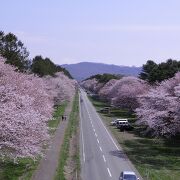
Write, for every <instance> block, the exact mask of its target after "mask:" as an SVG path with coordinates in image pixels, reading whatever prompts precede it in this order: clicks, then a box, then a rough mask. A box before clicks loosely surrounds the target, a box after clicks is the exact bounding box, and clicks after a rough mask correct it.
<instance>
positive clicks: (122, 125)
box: [116, 119, 134, 131]
mask: <svg viewBox="0 0 180 180" xmlns="http://www.w3.org/2000/svg"><path fill="white" fill-rule="evenodd" d="M116 127H117V128H118V129H120V131H124V130H127V131H128V130H132V129H133V128H134V127H133V126H132V125H131V124H130V123H129V122H128V120H127V119H126V120H121V121H118V122H117V123H116Z"/></svg>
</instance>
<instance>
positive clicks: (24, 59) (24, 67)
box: [0, 31, 72, 79]
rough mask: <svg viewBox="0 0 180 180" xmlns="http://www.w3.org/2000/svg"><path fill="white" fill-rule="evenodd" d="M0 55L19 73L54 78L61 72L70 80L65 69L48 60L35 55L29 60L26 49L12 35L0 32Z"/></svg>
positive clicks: (69, 75)
mask: <svg viewBox="0 0 180 180" xmlns="http://www.w3.org/2000/svg"><path fill="white" fill-rule="evenodd" d="M0 54H1V56H3V57H4V58H5V59H6V63H7V64H11V65H13V66H15V67H16V68H17V70H19V71H21V72H24V71H30V72H32V73H34V74H37V75H38V76H40V77H43V76H46V75H51V76H54V75H55V73H57V72H63V73H64V74H65V75H66V76H68V77H69V78H71V79H72V76H71V74H70V73H69V72H68V71H67V70H66V69H65V68H63V67H61V66H59V65H56V64H54V63H53V62H52V60H51V59H50V58H43V57H42V56H41V55H37V56H35V57H34V58H33V59H32V60H30V58H29V52H28V50H27V48H26V47H25V46H24V44H23V43H22V41H20V40H19V39H18V38H17V36H16V35H14V34H13V33H8V34H5V33H4V32H3V31H0Z"/></svg>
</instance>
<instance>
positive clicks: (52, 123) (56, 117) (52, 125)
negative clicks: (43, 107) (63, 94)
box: [48, 102, 67, 134]
mask: <svg viewBox="0 0 180 180" xmlns="http://www.w3.org/2000/svg"><path fill="white" fill-rule="evenodd" d="M66 107H67V102H64V103H63V104H61V105H58V106H56V107H55V110H54V113H53V118H52V119H51V120H49V121H48V127H49V133H50V134H54V133H55V131H56V128H57V127H58V125H59V123H60V121H61V117H62V115H63V114H64V111H65V108H66Z"/></svg>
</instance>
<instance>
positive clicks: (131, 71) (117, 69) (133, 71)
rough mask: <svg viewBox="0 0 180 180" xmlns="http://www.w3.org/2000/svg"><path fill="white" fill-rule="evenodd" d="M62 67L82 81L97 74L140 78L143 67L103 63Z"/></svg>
mask: <svg viewBox="0 0 180 180" xmlns="http://www.w3.org/2000/svg"><path fill="white" fill-rule="evenodd" d="M61 66H62V67H64V68H66V69H67V70H68V71H69V72H70V74H71V75H72V77H73V78H75V79H76V80H78V81H82V80H84V79H86V78H88V77H90V76H92V75H95V74H103V73H109V74H122V75H132V76H138V74H139V73H140V71H141V69H142V68H141V67H134V66H132V67H129V66H117V65H109V64H102V63H92V62H81V63H77V64H63V65H61Z"/></svg>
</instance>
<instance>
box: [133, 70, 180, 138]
mask: <svg viewBox="0 0 180 180" xmlns="http://www.w3.org/2000/svg"><path fill="white" fill-rule="evenodd" d="M139 103H140V105H141V106H140V107H139V108H137V109H136V113H137V116H138V118H139V123H141V124H145V125H147V126H149V127H150V128H151V129H152V130H153V131H154V135H156V136H166V137H170V136H174V135H176V134H178V133H180V72H179V73H177V74H176V75H175V77H173V78H171V79H169V80H166V81H163V82H162V83H160V84H159V85H158V86H157V87H154V88H152V89H150V91H149V92H148V93H146V94H143V95H141V96H139Z"/></svg>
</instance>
